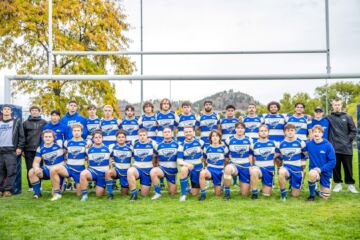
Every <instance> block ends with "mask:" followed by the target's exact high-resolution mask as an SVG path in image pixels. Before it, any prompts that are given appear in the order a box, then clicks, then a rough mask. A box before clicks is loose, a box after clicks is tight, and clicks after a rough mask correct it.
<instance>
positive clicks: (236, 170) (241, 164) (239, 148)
mask: <svg viewBox="0 0 360 240" xmlns="http://www.w3.org/2000/svg"><path fill="white" fill-rule="evenodd" d="M245 129H246V127H245V124H244V123H242V122H238V123H236V124H235V132H236V133H235V135H234V136H233V137H230V138H228V139H226V141H225V143H226V146H227V147H228V148H229V158H230V164H228V165H227V166H226V167H225V170H224V186H225V196H224V199H225V200H228V199H229V198H230V184H231V176H233V177H236V176H239V180H240V192H241V195H243V196H247V195H249V191H250V166H251V160H252V155H251V154H250V149H251V145H252V140H251V138H249V137H246V136H245Z"/></svg>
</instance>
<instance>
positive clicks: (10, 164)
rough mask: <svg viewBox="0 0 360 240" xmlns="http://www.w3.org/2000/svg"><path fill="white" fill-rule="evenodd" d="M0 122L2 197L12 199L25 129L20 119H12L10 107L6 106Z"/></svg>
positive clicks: (0, 194) (0, 182) (0, 179)
mask: <svg viewBox="0 0 360 240" xmlns="http://www.w3.org/2000/svg"><path fill="white" fill-rule="evenodd" d="M1 112H2V114H3V117H2V119H1V120H0V197H2V196H4V197H10V196H11V195H12V190H13V185H14V182H15V178H16V157H17V156H19V155H21V153H22V150H23V148H24V142H25V139H24V129H23V126H22V123H21V121H20V119H14V118H13V117H12V108H11V106H10V105H4V106H3V109H2V111H1Z"/></svg>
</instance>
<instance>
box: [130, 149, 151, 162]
mask: <svg viewBox="0 0 360 240" xmlns="http://www.w3.org/2000/svg"><path fill="white" fill-rule="evenodd" d="M134 154H135V156H137V157H138V158H140V160H141V161H144V160H145V158H146V157H148V156H151V155H152V154H153V150H152V149H135V150H134Z"/></svg>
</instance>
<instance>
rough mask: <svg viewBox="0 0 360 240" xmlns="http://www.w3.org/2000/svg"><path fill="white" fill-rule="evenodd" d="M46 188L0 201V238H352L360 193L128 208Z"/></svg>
mask: <svg viewBox="0 0 360 240" xmlns="http://www.w3.org/2000/svg"><path fill="white" fill-rule="evenodd" d="M355 158H356V159H357V156H356V157H355ZM354 176H355V177H356V180H357V179H358V178H357V176H358V167H357V160H356V161H355V162H354ZM24 177H25V176H24ZM24 180H25V178H24ZM23 186H24V189H27V186H26V182H25V181H24V182H23ZM49 186H50V185H49V183H46V184H45V187H44V188H45V190H48V191H46V192H45V193H44V197H43V198H42V199H38V200H32V199H31V195H32V194H31V193H27V192H26V193H24V194H21V195H18V196H14V197H12V198H8V199H4V198H1V199H0V239H50V238H53V239H60V238H61V239H70V238H72V239H85V238H87V239H260V238H266V239H296V240H297V239H360V194H357V195H356V194H350V193H348V192H342V193H333V194H332V196H331V198H330V199H329V200H328V201H322V200H319V199H317V201H316V202H312V203H307V202H305V199H306V197H307V195H308V191H307V186H305V188H304V192H303V193H302V194H301V197H300V198H297V199H295V198H292V197H289V198H288V200H287V201H286V202H281V201H280V200H279V198H280V194H279V189H278V188H276V189H275V192H274V194H273V196H271V197H270V198H266V199H265V198H260V199H259V200H258V201H252V200H251V199H249V198H245V197H241V196H239V191H238V189H237V188H234V189H233V191H232V199H231V200H230V201H228V202H224V201H223V200H222V198H217V197H215V196H213V194H212V191H211V190H210V191H209V194H208V195H209V196H208V199H207V200H206V201H205V202H198V201H197V198H193V197H190V198H189V199H188V201H187V202H184V203H180V202H179V201H178V196H176V197H170V196H167V195H166V194H164V196H163V198H161V199H159V200H158V201H151V200H150V199H149V198H141V199H140V200H139V201H137V202H135V203H129V201H128V197H127V196H126V197H122V196H119V195H116V198H115V200H114V201H111V202H110V201H108V200H107V199H106V198H105V197H103V198H96V197H95V195H94V193H91V194H90V199H89V201H88V202H86V203H83V202H80V201H79V199H78V198H77V197H75V195H74V193H70V192H67V193H65V194H64V196H63V199H61V200H60V201H57V202H50V200H49V198H50V192H49V190H50V187H49Z"/></svg>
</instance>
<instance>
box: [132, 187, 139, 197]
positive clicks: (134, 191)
mask: <svg viewBox="0 0 360 240" xmlns="http://www.w3.org/2000/svg"><path fill="white" fill-rule="evenodd" d="M131 194H132V195H134V196H137V195H138V190H137V188H135V189H133V190H131Z"/></svg>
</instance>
